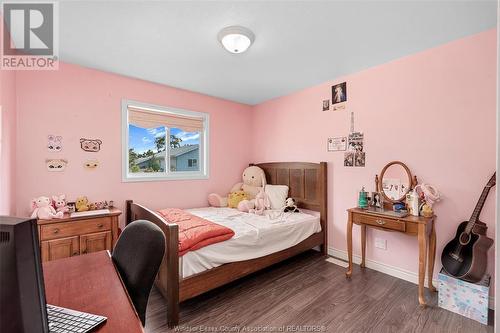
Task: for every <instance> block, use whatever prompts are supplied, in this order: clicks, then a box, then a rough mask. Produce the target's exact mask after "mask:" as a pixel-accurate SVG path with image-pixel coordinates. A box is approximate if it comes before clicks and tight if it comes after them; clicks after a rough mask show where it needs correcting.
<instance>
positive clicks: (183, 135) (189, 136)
mask: <svg viewBox="0 0 500 333" xmlns="http://www.w3.org/2000/svg"><path fill="white" fill-rule="evenodd" d="M128 128H129V148H133V149H134V151H135V152H136V153H138V154H141V153H143V152H145V151H147V150H148V149H151V150H152V151H154V152H156V145H155V138H156V137H159V136H165V127H157V128H147V129H146V128H141V127H137V126H134V125H130V124H129V127H128ZM170 133H171V134H172V135H175V136H176V137H178V138H180V139H182V142H181V144H180V145H181V146H185V145H194V144H199V143H200V133H197V132H191V133H190V132H184V131H182V130H180V129H178V128H172V129H170ZM167 142H170V141H169V140H167Z"/></svg>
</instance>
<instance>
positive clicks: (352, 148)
mask: <svg viewBox="0 0 500 333" xmlns="http://www.w3.org/2000/svg"><path fill="white" fill-rule="evenodd" d="M363 140H364V135H363V133H361V132H352V133H350V134H349V137H348V143H347V151H346V152H345V153H344V166H346V167H364V166H365V160H366V155H365V152H364V151H363V148H364V144H363Z"/></svg>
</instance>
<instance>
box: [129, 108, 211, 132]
mask: <svg viewBox="0 0 500 333" xmlns="http://www.w3.org/2000/svg"><path fill="white" fill-rule="evenodd" d="M128 122H129V124H132V125H134V126H138V127H142V128H156V127H160V126H165V127H169V128H178V129H181V130H183V131H185V132H203V118H199V117H188V116H183V115H177V114H172V113H163V112H154V111H150V110H146V109H141V108H137V107H129V108H128Z"/></svg>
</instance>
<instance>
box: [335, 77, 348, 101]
mask: <svg viewBox="0 0 500 333" xmlns="http://www.w3.org/2000/svg"><path fill="white" fill-rule="evenodd" d="M345 101H347V83H346V82H342V83H339V84H336V85H334V86H332V105H334V104H338V103H343V102H345Z"/></svg>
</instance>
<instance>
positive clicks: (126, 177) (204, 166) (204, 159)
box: [122, 99, 210, 182]
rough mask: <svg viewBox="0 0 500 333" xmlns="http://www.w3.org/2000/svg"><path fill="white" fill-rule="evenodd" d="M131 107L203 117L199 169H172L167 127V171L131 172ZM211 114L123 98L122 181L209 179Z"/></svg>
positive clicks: (167, 129)
mask: <svg viewBox="0 0 500 333" xmlns="http://www.w3.org/2000/svg"><path fill="white" fill-rule="evenodd" d="M129 107H136V108H139V109H144V110H148V111H153V112H160V113H161V112H164V113H170V114H176V115H183V116H191V117H198V118H203V133H201V134H200V158H199V163H198V165H199V167H200V170H199V171H170V144H169V143H170V129H169V128H166V133H165V136H166V137H165V146H166V147H165V148H166V154H165V172H164V173H163V174H161V175H159V173H156V172H155V173H152V172H134V173H131V172H129V159H128V149H129V130H128V127H129V122H128V110H129ZM209 125H210V115H209V114H208V113H204V112H196V111H189V110H184V109H179V108H173V107H166V106H160V105H153V104H148V103H142V102H137V101H133V100H126V99H124V100H122V181H123V182H145V181H164V180H193V179H208V177H209V170H208V169H209V168H208V166H209V161H210V160H209V147H210V145H209V128H210V126H209Z"/></svg>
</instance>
